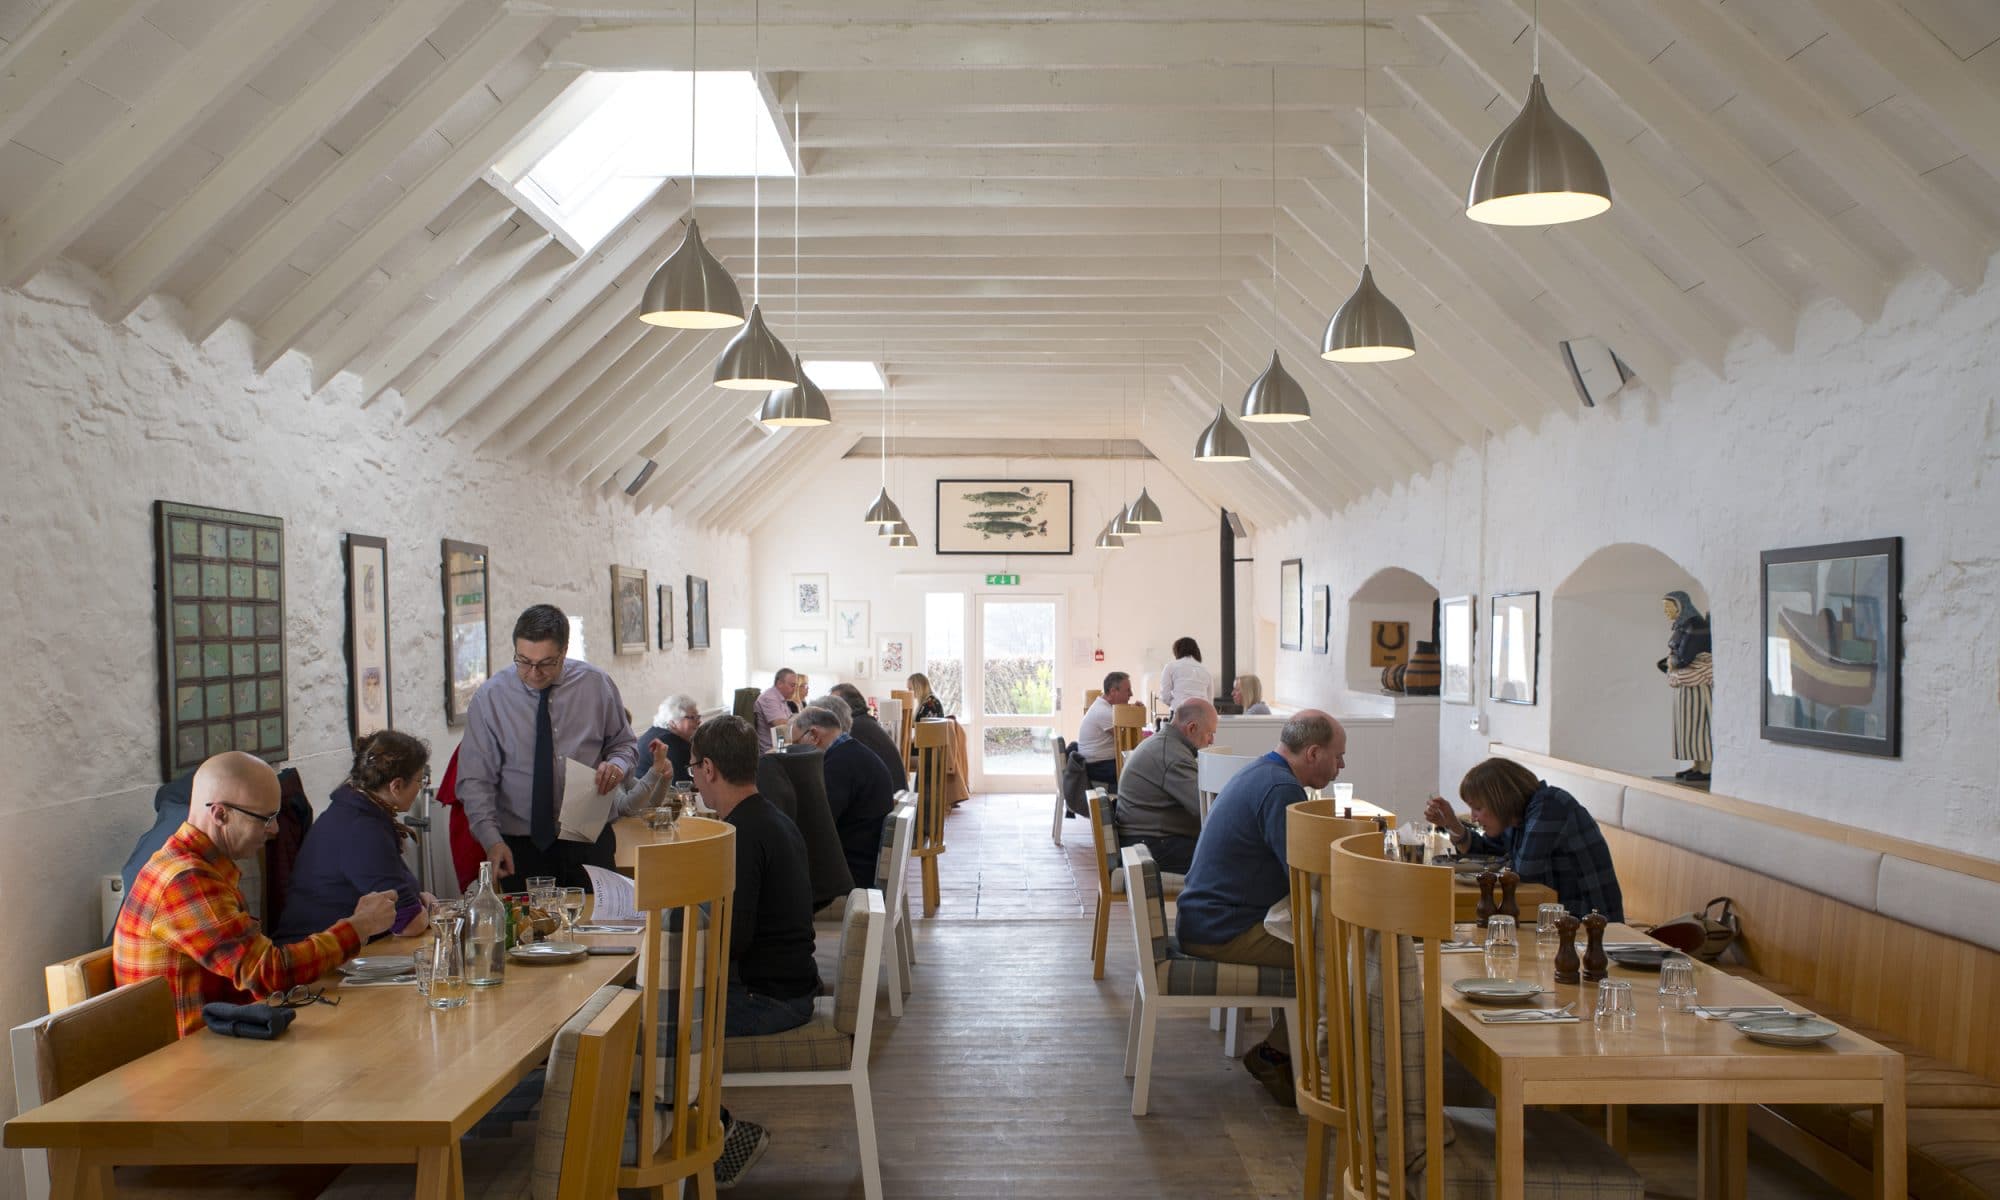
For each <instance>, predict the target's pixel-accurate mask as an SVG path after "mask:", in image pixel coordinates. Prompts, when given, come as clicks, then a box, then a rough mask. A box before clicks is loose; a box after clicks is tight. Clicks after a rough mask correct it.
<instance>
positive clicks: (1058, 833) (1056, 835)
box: [1049, 791, 1063, 849]
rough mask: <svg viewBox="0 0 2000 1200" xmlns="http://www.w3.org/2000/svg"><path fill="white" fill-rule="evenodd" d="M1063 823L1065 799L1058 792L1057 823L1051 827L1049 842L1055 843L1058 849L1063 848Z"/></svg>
mask: <svg viewBox="0 0 2000 1200" xmlns="http://www.w3.org/2000/svg"><path fill="white" fill-rule="evenodd" d="M1062 822H1063V798H1062V793H1061V792H1060V791H1058V792H1057V793H1056V817H1055V821H1054V822H1053V823H1051V824H1050V825H1049V840H1050V841H1052V842H1054V843H1055V844H1056V846H1057V848H1058V849H1060V848H1061V847H1062Z"/></svg>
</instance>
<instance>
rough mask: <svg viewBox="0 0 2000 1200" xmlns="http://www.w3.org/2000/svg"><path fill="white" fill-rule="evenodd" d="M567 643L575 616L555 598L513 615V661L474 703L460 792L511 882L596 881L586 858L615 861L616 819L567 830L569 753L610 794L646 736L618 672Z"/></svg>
mask: <svg viewBox="0 0 2000 1200" xmlns="http://www.w3.org/2000/svg"><path fill="white" fill-rule="evenodd" d="M568 650H569V618H568V617H566V616H564V615H563V611H562V610H561V609H559V608H557V607H556V606H555V605H553V604H537V605H535V606H534V607H532V608H530V609H528V610H527V611H525V612H523V613H522V614H521V616H520V619H519V620H517V621H515V622H514V663H513V665H512V666H509V667H502V668H501V669H500V670H498V671H495V672H494V673H493V677H492V678H491V679H488V680H487V681H486V682H485V683H483V684H481V685H480V687H479V690H478V691H477V692H475V693H474V694H473V697H472V703H471V704H470V705H468V706H467V708H466V715H465V740H464V741H462V742H461V743H459V747H458V780H457V790H458V801H459V803H460V804H461V805H463V806H464V808H465V819H466V821H467V823H469V824H470V825H471V827H472V835H473V836H474V837H475V838H477V839H478V840H479V844H480V845H482V846H484V847H486V857H487V859H488V860H489V861H491V862H493V863H495V864H497V865H496V867H495V870H496V872H497V874H498V875H499V876H500V887H501V890H503V891H509V892H513V891H519V890H521V887H522V884H523V882H524V880H525V879H526V878H527V877H528V876H531V875H550V876H554V877H555V879H556V882H557V883H558V884H559V885H560V886H562V887H589V886H590V879H589V877H588V875H587V874H586V873H585V872H584V869H583V868H584V866H585V864H589V865H591V866H595V867H602V868H604V869H605V870H607V871H609V870H613V869H615V862H616V859H617V835H616V834H614V833H613V832H612V830H611V825H610V823H609V822H606V824H605V826H604V831H603V833H602V834H601V835H600V836H599V837H598V839H597V840H596V841H595V842H572V841H565V840H563V839H562V838H561V837H560V836H559V830H560V829H561V814H562V803H563V770H562V761H561V760H562V759H565V758H573V759H575V760H576V761H578V762H580V763H586V764H590V765H592V766H595V767H596V768H597V779H596V783H597V791H598V794H599V795H604V794H606V793H608V792H610V791H611V790H612V789H613V788H615V787H617V786H618V784H619V782H620V781H622V780H623V779H624V778H625V776H626V775H628V774H630V773H631V771H632V768H633V766H634V765H635V763H636V761H637V759H638V749H639V739H638V738H636V737H634V736H633V735H632V723H631V722H630V721H629V720H627V719H626V717H625V702H624V701H623V700H621V699H620V698H619V695H618V685H617V684H615V683H613V682H611V676H609V675H607V674H605V673H604V672H603V671H600V670H598V669H597V668H596V667H593V666H591V665H590V664H589V663H587V662H584V661H582V660H580V659H573V658H569V657H566V655H567V653H568Z"/></svg>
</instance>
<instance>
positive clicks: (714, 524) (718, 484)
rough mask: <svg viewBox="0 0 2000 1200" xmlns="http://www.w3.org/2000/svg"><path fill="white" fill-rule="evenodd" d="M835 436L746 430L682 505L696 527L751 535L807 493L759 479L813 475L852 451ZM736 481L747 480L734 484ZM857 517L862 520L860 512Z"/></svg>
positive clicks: (825, 431)
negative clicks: (760, 484) (768, 518)
mask: <svg viewBox="0 0 2000 1200" xmlns="http://www.w3.org/2000/svg"><path fill="white" fill-rule="evenodd" d="M832 434H833V431H832V430H830V429H793V430H784V431H780V432H779V433H777V434H774V435H772V436H771V437H760V436H759V435H758V433H757V432H756V431H755V430H745V431H743V432H742V433H741V434H739V435H738V437H739V440H738V441H737V442H736V443H734V444H733V445H732V446H731V447H730V448H729V450H728V452H727V453H725V454H721V455H718V456H717V460H716V463H715V469H714V470H713V471H711V472H709V473H707V474H705V475H703V476H701V477H699V478H698V479H696V480H694V481H692V482H693V486H692V487H690V488H689V489H687V490H686V491H685V492H683V493H682V495H681V497H680V499H679V501H678V504H677V508H679V507H684V508H685V509H686V510H687V511H688V512H689V514H690V518H691V520H692V521H693V523H694V525H695V527H696V528H704V529H734V530H741V531H743V532H746V533H747V532H749V531H750V530H752V529H755V528H757V526H758V525H760V524H762V523H763V521H764V520H765V518H766V517H768V516H770V515H772V514H774V513H776V512H778V511H781V510H782V509H783V507H784V506H786V505H789V504H798V503H801V502H802V500H803V498H804V496H805V495H806V494H807V493H805V492H801V491H800V490H799V489H796V488H793V487H788V486H785V484H784V483H782V482H774V483H773V484H772V485H771V486H758V485H759V483H760V482H761V481H764V480H773V481H784V480H794V479H811V478H812V477H813V476H814V474H816V473H817V471H818V470H819V469H821V468H822V467H823V466H824V465H826V464H831V463H833V462H835V461H837V460H838V459H839V457H840V455H842V454H844V453H845V452H846V450H845V448H844V447H843V446H842V445H841V444H840V442H839V441H837V440H835V438H834V437H833V436H832ZM731 480H738V481H741V482H740V483H739V484H735V485H732V484H731V483H730V482H729V481H731ZM856 503H858V504H860V505H861V506H862V507H863V508H866V506H867V503H868V501H867V500H866V499H865V498H861V499H857V501H856ZM855 519H856V520H857V521H859V519H860V510H856V514H855Z"/></svg>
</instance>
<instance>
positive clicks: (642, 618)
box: [611, 566, 647, 654]
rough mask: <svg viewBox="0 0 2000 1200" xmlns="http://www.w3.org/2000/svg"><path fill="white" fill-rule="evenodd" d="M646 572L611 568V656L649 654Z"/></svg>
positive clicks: (625, 568)
mask: <svg viewBox="0 0 2000 1200" xmlns="http://www.w3.org/2000/svg"><path fill="white" fill-rule="evenodd" d="M646 600H647V596H646V572H644V571H642V570H640V569H639V568H638V567H620V566H613V567H612V568H611V652H612V653H613V654H644V653H645V652H646Z"/></svg>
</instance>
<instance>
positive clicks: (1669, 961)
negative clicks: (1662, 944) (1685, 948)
mask: <svg viewBox="0 0 2000 1200" xmlns="http://www.w3.org/2000/svg"><path fill="white" fill-rule="evenodd" d="M1695 994H1696V993H1695V986H1694V960H1693V959H1691V958H1689V957H1688V956H1687V955H1685V954H1673V955H1669V956H1668V957H1667V958H1666V959H1665V960H1663V961H1662V962H1661V963H1660V1007H1661V1008H1668V1009H1672V1010H1673V1011H1675V1012H1686V1011H1687V1010H1688V1009H1690V1008H1693V1007H1694V1001H1695Z"/></svg>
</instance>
